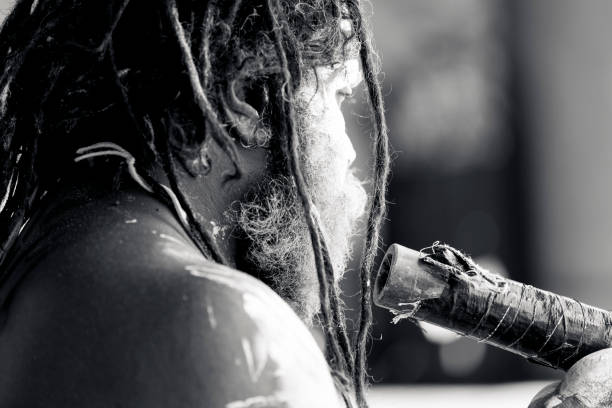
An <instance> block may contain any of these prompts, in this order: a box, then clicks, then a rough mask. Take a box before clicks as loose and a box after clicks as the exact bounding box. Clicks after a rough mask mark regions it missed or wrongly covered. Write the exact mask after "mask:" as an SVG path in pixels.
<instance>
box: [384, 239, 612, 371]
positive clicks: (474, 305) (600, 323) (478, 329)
mask: <svg viewBox="0 0 612 408" xmlns="http://www.w3.org/2000/svg"><path fill="white" fill-rule="evenodd" d="M374 285H375V286H374V302H375V303H376V304H377V305H378V306H381V307H384V308H387V309H389V310H391V311H392V312H393V313H394V314H395V315H396V318H395V319H394V321H397V320H400V319H402V318H409V319H414V320H421V321H426V322H429V323H432V324H435V325H438V326H441V327H444V328H447V329H450V330H452V331H454V332H456V333H459V334H461V335H464V336H469V337H471V338H473V339H475V340H477V341H480V342H485V343H488V344H492V345H494V346H497V347H501V348H503V349H505V350H508V351H511V352H513V353H516V354H520V355H522V356H523V357H525V358H528V359H529V360H531V361H533V362H535V363H539V364H543V365H546V366H549V367H553V368H561V369H564V370H567V369H568V368H569V367H571V366H572V364H573V363H575V362H576V361H577V360H579V359H580V358H582V357H584V356H586V355H588V354H590V353H593V352H595V351H597V350H601V349H604V348H608V347H612V314H611V313H610V312H608V311H605V310H602V309H599V308H596V307H593V306H589V305H586V304H584V303H581V302H578V301H576V300H574V299H570V298H568V297H564V296H560V295H557V294H555V293H551V292H547V291H544V290H541V289H538V288H535V287H533V286H530V285H525V284H522V283H520V282H516V281H513V280H510V279H505V278H502V277H500V276H498V275H495V274H493V273H491V272H489V271H487V270H485V269H484V268H481V267H480V266H478V265H477V264H476V263H475V262H474V261H472V260H471V259H470V258H469V257H468V256H467V255H464V254H463V253H461V252H460V251H458V250H456V249H454V248H452V247H450V246H448V245H443V244H438V243H436V244H434V245H433V246H431V247H429V248H426V249H423V250H421V251H414V250H412V249H409V248H405V247H403V246H401V245H398V244H393V245H391V247H390V248H389V249H388V250H387V253H386V255H385V257H384V259H383V262H382V264H381V267H380V269H379V271H378V275H377V277H376V281H375V284H374Z"/></svg>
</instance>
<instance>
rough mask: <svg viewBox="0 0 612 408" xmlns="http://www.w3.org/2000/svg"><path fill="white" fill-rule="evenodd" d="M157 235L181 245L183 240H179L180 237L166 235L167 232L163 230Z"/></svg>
mask: <svg viewBox="0 0 612 408" xmlns="http://www.w3.org/2000/svg"><path fill="white" fill-rule="evenodd" d="M159 237H160V238H162V239H165V240H168V241H171V242H174V243H175V244H181V245H183V242H181V240H180V239H178V238H176V237H173V236H172V235H168V234H164V233H163V232H162V233H161V234H159Z"/></svg>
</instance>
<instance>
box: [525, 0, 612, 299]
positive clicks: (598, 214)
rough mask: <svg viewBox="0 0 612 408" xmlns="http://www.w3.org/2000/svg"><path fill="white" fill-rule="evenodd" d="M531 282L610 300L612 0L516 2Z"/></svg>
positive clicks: (581, 295) (611, 237)
mask: <svg viewBox="0 0 612 408" xmlns="http://www.w3.org/2000/svg"><path fill="white" fill-rule="evenodd" d="M517 6H518V7H517V10H518V15H517V19H516V22H517V24H518V27H517V29H516V31H515V32H516V34H517V35H518V38H517V39H518V42H519V47H518V50H519V52H520V53H521V54H520V55H519V61H520V66H519V67H518V68H519V73H520V77H521V80H522V81H523V92H524V96H523V98H522V100H523V102H524V104H525V105H524V106H523V108H522V109H523V112H524V113H525V119H526V120H525V122H526V124H527V128H526V131H527V135H528V137H527V138H526V145H527V147H528V148H527V149H526V152H527V154H528V158H527V159H528V169H526V171H525V172H524V175H525V176H526V177H529V180H528V181H529V184H528V185H529V186H530V189H529V195H530V200H529V202H530V203H531V220H532V222H533V226H532V227H533V228H532V231H533V233H534V236H533V239H532V242H533V244H534V247H533V249H532V256H533V260H534V262H535V267H536V271H538V274H537V275H536V279H537V281H538V282H537V283H538V284H541V285H542V286H545V287H547V288H550V289H551V290H555V291H559V292H561V293H563V294H566V295H570V296H572V297H576V298H578V299H580V300H583V301H586V302H590V303H592V304H595V305H599V306H601V307H605V308H608V309H610V308H612V296H611V295H610V291H611V290H612V183H611V180H610V178H611V176H612V47H610V44H611V42H612V25H611V24H610V17H611V16H612V2H610V1H608V0H580V1H575V0H538V1H533V0H521V1H520V2H517Z"/></svg>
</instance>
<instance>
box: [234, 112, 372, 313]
mask: <svg viewBox="0 0 612 408" xmlns="http://www.w3.org/2000/svg"><path fill="white" fill-rule="evenodd" d="M301 117H302V120H300V121H299V122H298V135H299V137H300V153H301V154H300V165H301V169H302V173H303V175H304V179H305V181H306V184H307V193H308V194H309V195H310V198H311V200H312V202H313V204H314V206H315V207H316V211H317V213H318V215H319V219H320V222H321V225H320V227H321V230H322V233H323V239H324V240H325V243H326V244H327V248H328V251H329V257H330V261H331V264H332V267H333V270H334V277H335V284H336V285H337V283H338V281H339V280H340V279H341V278H342V276H343V275H344V273H345V271H346V268H347V264H348V261H349V259H350V255H351V242H352V237H353V236H354V235H355V234H356V233H357V231H358V229H359V225H360V223H359V221H360V220H361V218H362V215H363V214H364V213H365V207H366V202H367V194H366V192H365V189H364V188H363V186H362V183H361V182H360V181H359V179H358V178H357V177H356V176H355V174H354V172H353V170H352V169H350V168H349V167H348V165H346V164H340V165H339V164H338V162H337V155H335V154H334V153H333V150H332V149H329V143H330V140H332V139H331V138H333V137H334V136H333V135H330V134H327V133H325V132H321V131H318V130H316V129H314V128H312V127H310V126H307V125H305V124H307V123H312V121H308V120H307V119H308V117H307V116H306V115H301ZM343 166H344V167H343ZM339 169H341V170H340V171H339ZM234 217H236V219H235V220H234V221H235V222H236V224H237V226H238V228H239V230H240V231H241V235H243V237H244V238H246V242H247V250H246V257H245V259H246V262H247V268H246V269H248V270H249V272H250V273H252V274H254V275H255V276H256V277H258V278H259V279H261V280H262V281H263V282H264V283H266V284H267V285H268V286H270V287H271V288H272V289H273V290H274V291H275V292H276V293H277V294H278V295H280V296H281V297H282V298H283V299H284V300H285V301H286V302H288V303H289V305H290V306H291V307H292V308H293V310H294V311H295V312H296V313H297V314H298V316H299V317H300V318H301V319H302V320H303V321H304V322H305V323H307V324H308V325H311V324H312V322H313V319H314V317H315V316H316V314H317V313H318V312H319V311H320V307H321V303H320V300H319V282H318V278H317V271H316V264H315V258H314V252H313V249H312V243H311V238H310V231H309V229H308V226H307V223H306V220H305V215H304V210H303V207H302V202H301V199H300V197H299V196H298V193H297V187H296V186H295V183H294V181H293V179H292V178H291V177H289V176H286V175H277V176H272V177H269V178H267V179H266V180H263V181H262V182H261V183H259V185H257V186H256V187H255V188H254V189H253V190H252V191H251V192H250V194H248V199H246V200H244V201H243V202H241V203H239V206H238V209H237V210H236V211H235V213H234Z"/></svg>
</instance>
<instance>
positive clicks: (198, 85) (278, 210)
mask: <svg viewBox="0 0 612 408" xmlns="http://www.w3.org/2000/svg"><path fill="white" fill-rule="evenodd" d="M0 56H1V57H2V58H3V61H4V65H3V72H2V76H1V77H0V127H1V129H2V134H1V136H0V137H1V142H2V143H0V145H1V148H2V150H1V151H0V163H1V164H0V166H1V167H0V170H1V177H0V191H1V192H2V193H3V194H2V196H3V197H4V198H3V199H2V202H1V206H0V225H2V226H6V230H5V231H3V232H0V238H1V239H2V242H1V243H2V248H1V249H2V250H7V249H8V248H9V247H10V245H11V243H12V242H13V241H14V240H15V237H16V236H17V235H18V232H19V230H20V228H21V226H22V225H23V223H24V222H25V220H27V219H28V218H29V217H30V215H31V214H32V213H33V211H35V209H36V208H35V203H36V202H37V201H38V200H39V198H40V197H41V196H43V195H44V194H46V191H49V190H53V189H55V188H56V186H57V180H58V179H61V178H63V179H69V178H70V177H71V175H72V174H74V173H75V172H74V171H73V168H72V167H73V165H74V164H73V155H74V152H75V151H76V150H77V149H78V148H79V147H82V146H86V145H90V144H93V143H96V142H100V141H108V142H114V143H116V144H119V145H121V146H122V147H124V148H126V149H127V150H129V151H130V152H131V153H132V154H133V155H134V156H135V157H136V164H137V167H138V170H139V171H140V172H141V173H142V174H143V177H144V178H145V179H146V180H147V182H148V183H149V184H151V185H152V186H153V189H154V193H155V194H157V195H158V196H159V197H160V198H161V199H162V200H167V199H168V197H167V196H166V195H165V194H164V189H163V188H162V187H161V184H168V185H169V187H170V188H171V189H172V190H173V192H174V193H175V194H176V196H177V197H178V199H179V201H180V203H181V205H182V206H183V207H184V210H185V212H186V214H187V218H188V223H189V227H188V229H187V232H188V234H190V236H191V237H192V238H193V240H194V243H196V245H197V246H198V248H199V249H200V250H201V251H202V253H203V254H204V255H205V256H207V257H209V258H212V259H214V260H216V261H218V262H223V261H224V259H227V257H228V256H231V257H234V256H236V254H235V253H231V254H228V253H227V250H226V248H225V247H223V245H221V244H220V243H219V242H218V241H217V238H216V236H215V234H214V230H213V229H212V228H211V226H210V225H209V221H211V220H212V218H211V217H210V214H211V211H212V210H211V208H212V209H214V210H216V211H217V212H219V211H222V210H229V213H231V214H230V215H229V219H231V220H233V221H235V222H236V223H237V224H238V225H239V227H240V229H239V230H238V233H237V234H238V237H239V239H243V240H246V242H247V249H246V251H245V253H246V254H247V256H246V261H245V262H246V263H245V265H246V267H247V269H249V270H250V271H251V272H253V273H256V274H258V275H260V276H261V277H262V279H264V280H266V281H267V282H268V283H269V284H270V285H271V286H274V287H275V288H276V289H277V291H278V292H279V293H280V294H281V295H283V296H284V297H285V298H286V299H287V300H288V301H289V302H291V303H292V304H293V305H294V306H295V307H296V309H297V310H298V311H299V312H300V313H301V314H302V315H303V317H305V318H307V317H309V316H310V315H312V314H313V313H314V312H315V311H316V310H318V309H320V311H321V321H322V325H323V328H324V331H325V334H326V339H327V346H328V350H327V352H328V356H329V361H330V366H331V368H332V372H333V373H334V374H336V377H337V378H338V379H339V383H341V384H342V387H341V388H342V389H344V390H345V391H346V390H348V389H351V388H353V387H351V386H350V383H351V381H350V380H349V379H350V378H354V379H355V384H354V386H355V388H356V389H357V395H358V399H359V400H360V401H362V400H363V398H362V397H363V378H364V373H365V370H364V366H365V363H364V344H365V339H366V335H367V330H368V327H369V324H370V311H369V302H370V296H371V289H370V287H369V278H370V273H371V272H370V271H371V269H372V261H373V257H374V254H375V251H376V247H377V241H378V233H379V225H380V220H381V219H382V216H383V214H384V189H385V183H386V177H387V169H388V155H387V142H386V134H385V133H386V129H385V124H384V116H383V109H382V99H381V95H380V88H379V85H378V82H377V79H376V75H375V72H374V71H375V69H374V65H375V64H374V62H373V61H374V58H373V57H372V54H371V52H370V49H369V43H368V39H367V35H366V30H365V29H364V27H363V21H362V17H361V11H360V5H359V2H358V1H357V0H342V1H340V0H327V1H326V0H301V1H295V0H249V1H246V0H244V1H243V0H234V1H220V0H208V1H204V0H155V1H152V0H115V1H104V2H102V1H100V2H93V1H84V0H37V1H32V0H22V1H19V2H18V3H17V5H16V7H15V9H14V11H13V12H12V13H11V14H10V15H9V16H8V18H7V20H6V22H5V24H4V26H3V29H2V32H1V33H0ZM360 66H361V67H362V69H363V72H364V77H365V82H366V86H367V90H368V92H367V95H368V96H369V100H370V102H371V106H372V108H373V109H372V112H373V119H374V122H375V124H376V131H375V137H374V143H375V154H376V157H375V169H374V175H373V185H374V188H373V190H374V195H373V199H372V204H371V210H370V213H369V215H368V220H367V239H366V241H367V242H366V245H365V247H366V252H365V254H364V257H363V267H362V271H361V277H362V292H363V310H362V319H361V324H360V330H359V333H358V336H357V337H358V339H357V342H356V345H355V346H353V345H352V344H350V341H349V339H348V338H349V336H348V334H347V332H346V328H345V325H344V317H343V312H342V308H341V302H340V301H339V299H338V294H337V288H336V281H337V279H338V277H339V275H340V274H341V273H342V271H343V269H344V263H345V259H346V256H347V253H348V249H349V245H348V242H349V237H350V235H351V234H352V232H353V231H354V225H355V221H356V220H357V219H358V218H359V216H360V215H361V213H362V212H363V208H364V207H365V193H364V191H363V189H362V188H361V186H360V183H359V182H358V181H357V180H356V179H355V178H354V176H353V175H352V171H351V169H350V165H351V163H352V162H353V160H354V159H355V157H354V151H353V148H352V146H351V144H350V140H349V139H348V137H347V135H346V134H345V131H344V121H343V118H342V114H341V112H340V103H341V101H342V99H343V98H345V97H346V96H347V95H348V94H349V93H350V92H351V89H352V88H353V87H354V86H356V84H357V83H358V82H359V81H360V79H361V77H362V75H361V69H360ZM214 152H222V156H223V157H221V156H220V155H219V154H217V153H214ZM252 152H255V153H254V154H253V153H252ZM257 152H264V154H260V155H259V156H258V155H257ZM253 157H259V158H260V159H259V161H260V162H259V163H255V164H253V160H252V158H253ZM264 158H265V159H264ZM253 168H254V169H257V172H260V173H261V177H257V178H256V179H257V182H255V183H251V182H252V181H253V174H254V173H256V172H250V171H249V170H248V169H253ZM211 169H212V170H211ZM245 169H246V170H245ZM250 173H253V174H250ZM260 173H257V174H260ZM240 180H242V182H241V181H240ZM245 180H247V181H248V182H245ZM198 189H199V190H198ZM4 193H6V194H4ZM213 195H219V196H223V197H224V199H225V201H224V200H223V199H220V198H219V199H217V198H218V197H217V196H215V197H214V198H210V197H211V196H213ZM194 197H196V198H198V199H197V200H194V199H193V198H194ZM223 197H222V198H223ZM232 197H235V198H236V199H239V203H238V204H237V205H234V206H232V207H231V208H230V206H229V203H228V202H227V201H228V200H229V198H232ZM199 198H202V200H199ZM204 202H205V203H206V204H207V205H203V204H202V203H204ZM220 203H221V204H220ZM226 204H227V205H226ZM215 206H217V208H213V207H215ZM216 221H218V220H216ZM1 260H2V253H0V262H1ZM334 271H335V272H334ZM1 278H2V277H0V282H1ZM315 293H316V294H317V296H314V294H315Z"/></svg>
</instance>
